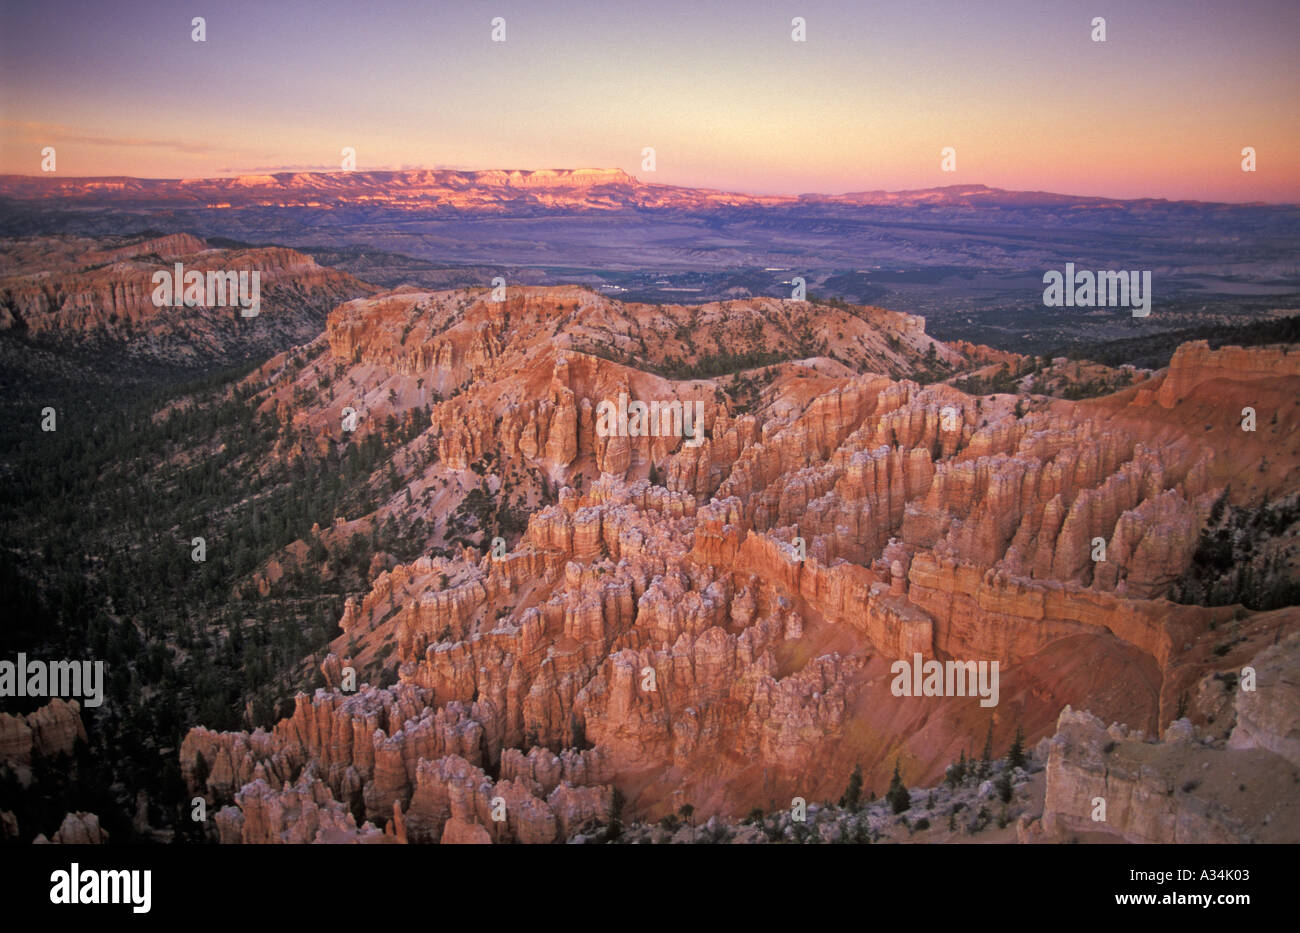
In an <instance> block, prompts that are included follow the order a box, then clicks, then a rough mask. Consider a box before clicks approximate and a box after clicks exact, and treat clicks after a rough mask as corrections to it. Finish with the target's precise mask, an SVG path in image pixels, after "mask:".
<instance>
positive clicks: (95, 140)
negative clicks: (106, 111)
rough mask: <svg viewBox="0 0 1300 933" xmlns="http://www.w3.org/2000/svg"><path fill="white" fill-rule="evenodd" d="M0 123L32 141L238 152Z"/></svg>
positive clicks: (196, 152)
mask: <svg viewBox="0 0 1300 933" xmlns="http://www.w3.org/2000/svg"><path fill="white" fill-rule="evenodd" d="M0 126H4V127H13V128H16V129H19V130H22V131H23V132H24V133H26V134H27V135H28V136H29V137H30V138H31V139H32V140H33V141H35V142H44V143H72V144H74V145H83V146H106V147H111V148H122V149H126V148H130V149H141V148H144V149H165V150H169V151H171V152H182V153H185V154H187V155H216V154H225V155H229V154H232V153H237V152H239V150H237V149H232V148H230V147H229V146H213V145H210V144H208V143H198V142H188V141H185V140H178V139H153V138H149V137H145V136H102V135H97V134H94V133H79V132H76V131H74V130H71V129H69V128H68V127H66V126H60V125H58V124H55V123H33V122H21V121H17V120H3V121H0Z"/></svg>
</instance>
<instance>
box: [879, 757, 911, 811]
mask: <svg viewBox="0 0 1300 933" xmlns="http://www.w3.org/2000/svg"><path fill="white" fill-rule="evenodd" d="M898 764H899V762H898V759H894V776H893V777H892V778H890V780H889V790H888V792H886V794H885V799H886V800H888V801H889V807H890V809H892V810H893V811H894V812H895V813H902V812H903V811H904V810H906V809H907V808H908V807H910V806H911V805H912V796H911V795H910V794H909V793H908V792H907V788H906V787H905V786H904V785H903V777H902V775H901V774H900V773H899V770H898Z"/></svg>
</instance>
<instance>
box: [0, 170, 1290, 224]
mask: <svg viewBox="0 0 1300 933" xmlns="http://www.w3.org/2000/svg"><path fill="white" fill-rule="evenodd" d="M0 198H10V199H13V200H17V201H29V200H36V199H59V200H63V201H74V202H79V203H84V204H87V205H91V204H93V205H104V206H106V205H115V206H127V205H132V206H186V207H199V208H222V207H234V208H238V207H330V206H345V205H346V206H358V205H373V206H382V207H388V208H408V209H416V208H421V209H428V208H442V207H446V208H453V209H456V210H470V211H473V210H483V211H488V212H493V213H499V212H500V211H501V210H502V209H503V208H506V209H508V208H510V207H512V206H515V205H523V204H529V205H532V206H538V207H548V208H553V209H561V210H574V209H577V210H593V211H617V210H626V209H638V210H647V209H648V210H656V209H683V210H701V209H708V208H719V207H784V206H797V205H806V204H824V205H844V206H876V207H994V208H996V207H1002V206H1005V207H1013V208H1026V207H1030V208H1032V207H1045V208H1053V207H1061V206H1067V205H1073V206H1078V207H1087V208H1103V207H1110V208H1118V207H1129V208H1133V207H1142V206H1157V205H1159V206H1166V207H1168V206H1176V205H1183V206H1188V207H1208V206H1213V204H1212V202H1200V201H1168V200H1165V199H1163V198H1138V199H1127V200H1126V199H1120V198H1105V197H1092V196H1080V195H1070V194H1058V193H1053V192H1044V191H1009V190H1006V189H1002V188H992V187H989V186H987V185H948V186H941V187H934V188H922V189H914V190H907V191H883V190H870V191H857V192H849V193H846V194H820V193H809V194H799V195H756V194H745V193H740V192H728V191H721V190H717V189H712V188H692V187H686V186H681V185H662V184H656V183H650V182H645V181H642V180H640V179H638V178H637V177H636V176H634V175H630V174H628V173H627V172H625V171H623V170H622V169H606V168H578V169H538V170H504V169H503V170H486V171H454V170H449V169H416V170H406V171H386V172H360V171H353V172H344V171H338V172H277V173H274V174H259V175H237V176H233V177H229V178H195V179H155V178H132V177H126V176H111V177H109V176H106V177H82V178H67V177H52V176H30V175H0ZM1224 206H1225V207H1262V206H1268V205H1264V204H1263V203H1260V202H1256V203H1252V204H1249V205H1247V204H1232V205H1224Z"/></svg>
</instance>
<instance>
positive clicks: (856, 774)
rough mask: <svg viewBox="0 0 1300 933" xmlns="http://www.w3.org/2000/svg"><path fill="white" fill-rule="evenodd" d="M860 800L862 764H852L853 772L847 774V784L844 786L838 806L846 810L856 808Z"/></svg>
mask: <svg viewBox="0 0 1300 933" xmlns="http://www.w3.org/2000/svg"><path fill="white" fill-rule="evenodd" d="M861 801H862V766H861V765H854V766H853V773H852V774H850V775H849V786H848V787H846V788H844V796H843V797H841V798H840V806H841V807H844V808H845V809H846V810H856V809H857V808H858V804H859V803H860V802H861Z"/></svg>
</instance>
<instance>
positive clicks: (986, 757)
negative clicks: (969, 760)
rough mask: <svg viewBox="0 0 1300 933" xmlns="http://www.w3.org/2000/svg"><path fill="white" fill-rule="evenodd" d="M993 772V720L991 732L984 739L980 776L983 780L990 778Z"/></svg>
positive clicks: (990, 721) (991, 721) (990, 726)
mask: <svg viewBox="0 0 1300 933" xmlns="http://www.w3.org/2000/svg"><path fill="white" fill-rule="evenodd" d="M992 770H993V720H991V719H990V720H989V731H988V734H987V735H986V736H985V737H984V753H983V754H982V755H981V756H980V765H979V776H980V778H981V779H983V778H986V777H988V776H989V772H990V771H992Z"/></svg>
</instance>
